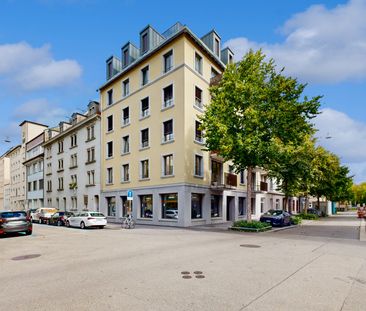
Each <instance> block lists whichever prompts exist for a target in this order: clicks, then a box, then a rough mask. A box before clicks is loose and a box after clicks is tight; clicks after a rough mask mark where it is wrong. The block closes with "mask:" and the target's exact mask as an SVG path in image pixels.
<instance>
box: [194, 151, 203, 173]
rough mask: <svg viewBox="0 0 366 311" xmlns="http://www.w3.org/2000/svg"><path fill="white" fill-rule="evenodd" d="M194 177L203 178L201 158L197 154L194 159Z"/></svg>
mask: <svg viewBox="0 0 366 311" xmlns="http://www.w3.org/2000/svg"><path fill="white" fill-rule="evenodd" d="M194 175H195V176H199V177H203V157H202V156H200V155H198V154H196V155H195V157H194Z"/></svg>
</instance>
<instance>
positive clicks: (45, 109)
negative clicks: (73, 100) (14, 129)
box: [13, 98, 68, 126]
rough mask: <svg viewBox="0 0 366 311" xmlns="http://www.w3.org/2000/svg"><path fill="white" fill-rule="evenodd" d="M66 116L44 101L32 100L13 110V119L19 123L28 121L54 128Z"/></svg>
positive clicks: (61, 110) (64, 112)
mask: <svg viewBox="0 0 366 311" xmlns="http://www.w3.org/2000/svg"><path fill="white" fill-rule="evenodd" d="M67 115H68V113H67V111H66V110H65V109H63V108H61V107H58V106H56V105H54V104H51V103H49V102H48V101H47V100H46V99H43V98H40V99H34V100H30V101H27V102H25V103H24V104H22V105H20V106H19V107H17V108H16V109H15V110H14V113H13V118H14V119H17V120H18V121H19V122H21V121H23V120H30V121H35V122H39V123H42V124H46V125H49V126H54V125H55V124H58V122H60V121H61V120H63V119H65V117H66V116H67Z"/></svg>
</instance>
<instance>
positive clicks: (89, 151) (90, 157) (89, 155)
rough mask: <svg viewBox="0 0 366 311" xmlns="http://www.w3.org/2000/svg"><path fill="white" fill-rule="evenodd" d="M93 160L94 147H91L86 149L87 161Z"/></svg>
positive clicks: (91, 161)
mask: <svg viewBox="0 0 366 311" xmlns="http://www.w3.org/2000/svg"><path fill="white" fill-rule="evenodd" d="M93 162H95V147H91V148H88V149H87V162H86V163H93Z"/></svg>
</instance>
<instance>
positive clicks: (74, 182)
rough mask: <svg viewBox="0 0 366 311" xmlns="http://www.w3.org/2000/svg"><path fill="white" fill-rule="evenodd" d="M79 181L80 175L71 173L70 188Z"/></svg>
mask: <svg viewBox="0 0 366 311" xmlns="http://www.w3.org/2000/svg"><path fill="white" fill-rule="evenodd" d="M77 183H78V177H77V176H76V175H71V185H70V189H71V188H73V187H75V185H76V184H77Z"/></svg>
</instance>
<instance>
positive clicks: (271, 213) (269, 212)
mask: <svg viewBox="0 0 366 311" xmlns="http://www.w3.org/2000/svg"><path fill="white" fill-rule="evenodd" d="M281 214H282V211H275V210H270V211H268V212H267V213H266V215H272V216H278V215H281Z"/></svg>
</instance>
